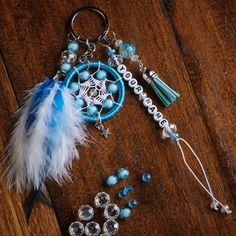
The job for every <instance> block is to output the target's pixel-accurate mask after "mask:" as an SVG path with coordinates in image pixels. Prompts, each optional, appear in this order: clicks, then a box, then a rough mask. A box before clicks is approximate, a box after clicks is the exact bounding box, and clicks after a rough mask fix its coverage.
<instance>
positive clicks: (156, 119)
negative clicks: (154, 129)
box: [153, 111, 163, 121]
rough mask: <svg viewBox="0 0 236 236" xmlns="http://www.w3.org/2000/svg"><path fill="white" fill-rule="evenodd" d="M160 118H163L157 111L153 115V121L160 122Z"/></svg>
mask: <svg viewBox="0 0 236 236" xmlns="http://www.w3.org/2000/svg"><path fill="white" fill-rule="evenodd" d="M162 118H163V115H162V113H161V112H159V111H158V112H157V113H155V114H154V115H153V119H154V120H155V121H159V120H161V119H162Z"/></svg>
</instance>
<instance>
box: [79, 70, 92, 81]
mask: <svg viewBox="0 0 236 236" xmlns="http://www.w3.org/2000/svg"><path fill="white" fill-rule="evenodd" d="M79 78H80V80H83V81H86V80H88V79H89V78H90V73H89V71H87V70H84V71H82V72H81V73H80V74H79Z"/></svg>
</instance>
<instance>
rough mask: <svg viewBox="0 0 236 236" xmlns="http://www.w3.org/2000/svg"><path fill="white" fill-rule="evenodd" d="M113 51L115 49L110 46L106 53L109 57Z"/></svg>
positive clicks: (114, 51)
mask: <svg viewBox="0 0 236 236" xmlns="http://www.w3.org/2000/svg"><path fill="white" fill-rule="evenodd" d="M115 53H116V50H115V49H113V48H110V47H109V48H108V52H107V54H108V56H109V57H111V56H113V55H114V54H115Z"/></svg>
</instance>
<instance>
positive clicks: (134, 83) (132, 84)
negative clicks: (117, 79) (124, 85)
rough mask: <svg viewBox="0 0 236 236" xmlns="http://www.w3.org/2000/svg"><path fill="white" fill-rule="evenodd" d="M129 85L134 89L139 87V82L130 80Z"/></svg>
mask: <svg viewBox="0 0 236 236" xmlns="http://www.w3.org/2000/svg"><path fill="white" fill-rule="evenodd" d="M128 85H129V87H130V88H134V87H136V86H137V85H138V81H137V80H136V79H134V78H132V79H131V80H129V83H128Z"/></svg>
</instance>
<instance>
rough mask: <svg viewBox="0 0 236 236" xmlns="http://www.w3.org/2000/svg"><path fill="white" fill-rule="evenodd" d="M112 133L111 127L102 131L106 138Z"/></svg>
mask: <svg viewBox="0 0 236 236" xmlns="http://www.w3.org/2000/svg"><path fill="white" fill-rule="evenodd" d="M110 134H111V132H110V131H109V128H107V129H105V128H104V129H102V133H101V135H103V136H104V138H107V137H108V135H110Z"/></svg>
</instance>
